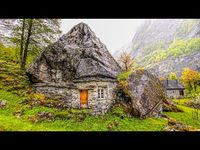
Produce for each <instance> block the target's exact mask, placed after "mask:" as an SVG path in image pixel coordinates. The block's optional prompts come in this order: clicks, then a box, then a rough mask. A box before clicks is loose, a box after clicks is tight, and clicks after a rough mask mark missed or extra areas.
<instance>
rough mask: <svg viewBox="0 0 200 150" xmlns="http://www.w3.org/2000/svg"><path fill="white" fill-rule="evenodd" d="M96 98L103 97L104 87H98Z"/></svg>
mask: <svg viewBox="0 0 200 150" xmlns="http://www.w3.org/2000/svg"><path fill="white" fill-rule="evenodd" d="M97 92H98V98H104V89H98V90H97Z"/></svg>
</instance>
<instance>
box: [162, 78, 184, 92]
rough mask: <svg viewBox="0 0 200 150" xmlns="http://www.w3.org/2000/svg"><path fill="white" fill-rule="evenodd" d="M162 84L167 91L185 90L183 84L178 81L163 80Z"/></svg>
mask: <svg viewBox="0 0 200 150" xmlns="http://www.w3.org/2000/svg"><path fill="white" fill-rule="evenodd" d="M162 83H163V85H164V87H165V88H166V89H167V90H182V89H185V88H184V86H183V85H182V84H181V82H180V81H178V80H163V81H162Z"/></svg>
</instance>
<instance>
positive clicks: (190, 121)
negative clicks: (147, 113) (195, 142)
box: [165, 99, 200, 129]
mask: <svg viewBox="0 0 200 150" xmlns="http://www.w3.org/2000/svg"><path fill="white" fill-rule="evenodd" d="M189 100H190V99H179V100H174V101H175V102H177V107H178V108H180V109H181V110H183V111H184V112H165V114H166V115H167V116H169V117H172V118H175V119H176V120H178V121H181V122H182V123H185V124H187V125H189V126H192V127H195V128H198V129H200V120H197V119H194V116H193V112H194V109H193V108H190V107H187V106H185V105H184V103H185V102H187V101H189Z"/></svg>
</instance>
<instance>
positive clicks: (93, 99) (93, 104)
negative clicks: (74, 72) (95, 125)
mask: <svg viewBox="0 0 200 150" xmlns="http://www.w3.org/2000/svg"><path fill="white" fill-rule="evenodd" d="M77 87H78V91H79V90H82V89H87V90H88V108H91V109H92V110H93V114H95V115H99V114H105V113H106V112H107V111H108V110H109V109H110V108H111V107H112V106H113V105H114V103H115V93H114V90H115V87H116V82H95V81H93V82H86V83H85V82H82V83H81V82H80V83H77ZM98 88H101V89H104V98H103V99H100V98H98V95H97V91H98ZM77 97H78V100H79V101H80V94H79V92H78V96H77Z"/></svg>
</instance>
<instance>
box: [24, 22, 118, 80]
mask: <svg viewBox="0 0 200 150" xmlns="http://www.w3.org/2000/svg"><path fill="white" fill-rule="evenodd" d="M119 72H120V67H119V65H118V63H117V62H116V61H115V60H114V58H113V57H112V55H111V54H110V53H109V51H108V50H107V48H106V46H105V45H104V44H103V43H101V41H100V40H99V38H97V37H96V36H95V34H94V32H93V31H92V30H91V29H90V28H89V26H88V25H86V24H85V23H79V24H78V25H76V26H74V27H73V28H72V29H71V30H70V31H69V32H68V33H67V34H65V35H63V36H62V37H61V38H60V39H59V40H58V41H57V42H55V43H54V44H52V45H49V46H48V47H47V48H46V49H45V50H44V51H43V52H42V53H41V54H40V56H39V57H38V58H37V59H36V60H35V61H34V62H33V63H32V64H31V65H30V66H29V68H28V70H27V74H28V76H29V78H30V80H31V81H32V82H34V83H35V82H57V83H61V82H65V83H70V82H72V81H73V80H74V79H79V78H82V77H94V76H98V77H103V78H115V77H116V75H117V74H118V73H119Z"/></svg>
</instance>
